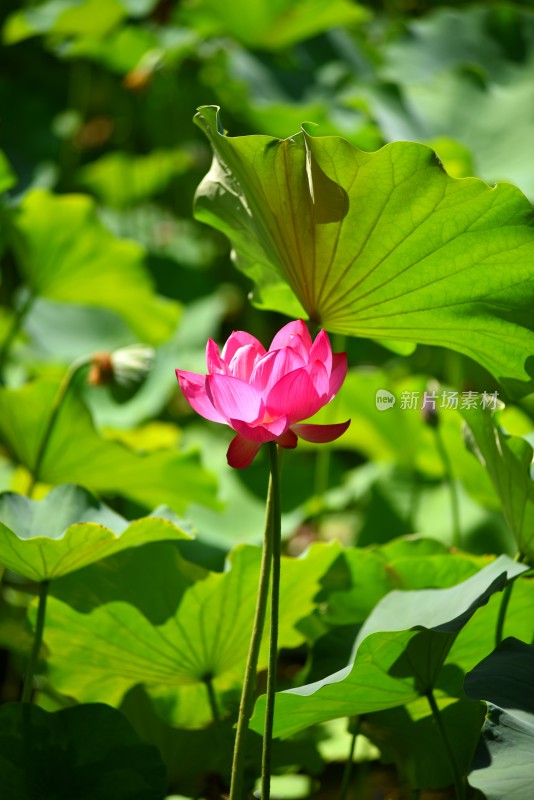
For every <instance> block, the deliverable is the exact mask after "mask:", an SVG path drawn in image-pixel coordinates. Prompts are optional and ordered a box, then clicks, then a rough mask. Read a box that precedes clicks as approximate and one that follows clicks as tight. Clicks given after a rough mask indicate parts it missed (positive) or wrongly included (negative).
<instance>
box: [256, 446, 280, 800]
mask: <svg viewBox="0 0 534 800" xmlns="http://www.w3.org/2000/svg"><path fill="white" fill-rule="evenodd" d="M278 456H279V454H278V446H277V445H276V443H275V442H269V457H270V464H271V483H272V490H273V508H272V517H271V526H270V530H271V552H272V586H271V614H270V634H269V665H268V669H267V697H266V703H265V727H264V731H263V752H262V767H261V798H262V800H269V797H270V794H271V752H272V741H273V725H274V703H275V697H276V670H277V656H278V616H279V604H280V551H281V539H282V520H281V506H280V470H279V462H278Z"/></svg>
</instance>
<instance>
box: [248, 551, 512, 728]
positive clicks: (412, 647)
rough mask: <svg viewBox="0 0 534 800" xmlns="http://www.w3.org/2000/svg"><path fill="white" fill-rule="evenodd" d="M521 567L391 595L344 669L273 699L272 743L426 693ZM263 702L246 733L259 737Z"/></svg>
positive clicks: (497, 566) (502, 565) (504, 563)
mask: <svg viewBox="0 0 534 800" xmlns="http://www.w3.org/2000/svg"><path fill="white" fill-rule="evenodd" d="M524 571H525V567H524V566H522V565H520V564H517V563H516V562H514V561H512V559H510V558H507V557H506V556H500V558H498V559H496V560H495V561H494V562H493V563H492V564H490V565H489V566H487V567H485V568H484V569H482V570H480V572H478V573H477V574H475V575H473V576H472V577H471V578H468V580H466V581H464V582H463V583H460V584H458V585H456V586H453V587H450V588H447V589H424V590H418V591H406V592H400V591H394V592H390V593H389V594H388V595H386V596H385V597H384V598H383V600H381V601H380V602H379V603H378V605H377V606H376V607H375V609H374V610H373V612H372V613H371V614H370V616H369V617H368V618H367V620H366V621H365V623H364V624H363V626H362V627H361V629H360V631H359V634H358V636H357V638H356V641H355V643H354V650H353V657H352V659H351V662H350V663H349V664H348V666H346V667H344V668H343V669H341V670H339V671H337V672H335V673H333V674H332V675H328V676H326V677H324V678H323V679H321V680H318V681H315V682H313V683H310V684H306V685H304V686H300V687H298V688H296V689H289V690H287V691H284V692H279V693H278V694H277V696H276V715H275V721H274V735H275V736H289V735H290V734H292V733H295V732H297V731H299V730H302V729H303V728H306V727H308V726H309V725H313V724H315V723H318V722H324V721H325V720H328V719H334V718H336V717H341V716H353V715H359V714H368V713H370V712H373V711H381V710H384V709H387V708H395V707H396V706H402V705H404V704H406V703H408V702H410V701H412V700H416V699H417V698H418V697H419V696H420V695H422V694H425V693H426V692H428V691H429V690H431V689H433V687H434V685H435V681H436V679H437V677H438V675H439V673H440V670H441V667H442V666H443V663H444V661H445V659H446V657H447V654H448V652H449V651H450V648H451V646H452V644H453V643H454V640H455V638H456V636H457V634H458V632H459V631H460V630H461V629H462V628H463V626H464V625H466V624H467V623H468V622H469V620H470V619H471V617H472V616H473V614H474V613H475V611H477V610H478V609H479V608H481V607H482V606H484V605H485V603H487V602H488V600H489V598H490V597H491V595H492V594H493V593H495V592H497V591H500V590H501V589H502V588H503V587H504V586H505V584H506V583H507V581H508V580H511V579H513V578H515V577H517V576H518V575H520V574H521V573H522V572H524ZM264 714H265V696H262V697H260V698H259V699H258V701H257V703H256V708H255V711H254V716H253V718H252V722H251V725H252V728H253V729H254V730H256V731H261V730H262V728H263V718H264Z"/></svg>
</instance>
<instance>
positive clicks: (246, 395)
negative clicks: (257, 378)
mask: <svg viewBox="0 0 534 800" xmlns="http://www.w3.org/2000/svg"><path fill="white" fill-rule="evenodd" d="M206 392H207V395H208V397H209V399H210V400H211V402H212V403H213V405H214V406H215V408H216V410H217V411H218V412H219V413H220V414H222V415H223V417H224V418H225V419H226V420H229V419H240V420H243V421H244V422H255V421H256V420H257V419H258V418H259V416H260V412H261V413H262V416H263V402H262V398H261V394H260V392H258V390H257V389H254V387H253V386H250V384H248V383H245V382H244V381H240V380H239V378H234V377H232V376H231V375H221V374H220V373H217V374H215V375H208V378H207V380H206Z"/></svg>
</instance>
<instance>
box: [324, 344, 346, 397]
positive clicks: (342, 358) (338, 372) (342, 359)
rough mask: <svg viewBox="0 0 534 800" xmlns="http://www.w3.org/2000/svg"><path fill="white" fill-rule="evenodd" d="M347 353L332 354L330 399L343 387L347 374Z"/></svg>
mask: <svg viewBox="0 0 534 800" xmlns="http://www.w3.org/2000/svg"><path fill="white" fill-rule="evenodd" d="M347 368H348V364H347V354H346V353H334V355H333V356H332V372H331V373H330V385H329V387H328V399H329V400H331V399H332V398H333V397H335V396H336V394H337V393H338V391H339V390H340V389H341V385H342V383H343V381H344V380H345V378H346V376H347Z"/></svg>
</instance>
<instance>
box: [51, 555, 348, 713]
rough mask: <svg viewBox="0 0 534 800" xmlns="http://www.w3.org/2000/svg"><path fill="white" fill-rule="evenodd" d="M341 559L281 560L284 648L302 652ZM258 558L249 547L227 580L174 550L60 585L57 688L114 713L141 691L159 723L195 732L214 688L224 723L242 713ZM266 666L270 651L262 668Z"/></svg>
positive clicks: (97, 568)
mask: <svg viewBox="0 0 534 800" xmlns="http://www.w3.org/2000/svg"><path fill="white" fill-rule="evenodd" d="M338 554H339V546H338V545H335V544H334V545H315V546H314V547H312V548H311V549H310V551H309V552H308V553H307V555H305V556H304V557H302V558H299V559H287V558H284V559H283V563H282V585H281V595H280V647H294V646H297V645H299V644H301V643H302V641H303V639H304V636H303V634H302V633H300V632H299V631H298V630H297V629H296V627H295V626H296V623H297V622H298V621H299V620H301V619H302V618H304V617H306V616H307V615H308V614H310V612H311V611H312V609H313V607H314V603H313V598H314V596H315V595H316V593H317V591H318V589H319V583H318V582H319V580H320V578H321V577H322V576H323V574H324V573H325V572H326V571H327V569H328V568H329V566H330V564H331V563H332V561H333V560H334V558H336V557H337V555H338ZM260 557H261V550H260V548H256V547H250V546H242V547H239V548H237V549H236V550H235V551H234V552H233V554H232V556H231V561H230V568H229V569H228V570H227V571H226V572H224V573H208V572H207V571H205V570H201V569H200V568H198V567H195V568H192V566H191V565H190V564H188V563H187V562H184V561H183V559H181V558H180V557H179V556H178V554H177V552H176V550H175V549H173V548H172V546H171V545H169V544H166V545H164V544H160V545H158V544H154V545H150V546H148V547H145V548H135V549H133V550H128V551H124V552H123V553H121V554H120V555H118V556H116V557H114V558H110V559H106V561H105V562H99V564H96V565H93V566H92V567H88V568H87V569H86V570H84V571H82V572H78V573H77V574H76V576H72V580H71V579H70V578H69V577H65V578H62V579H59V580H58V581H56V582H54V584H53V586H52V589H51V591H52V593H53V594H54V595H55V596H54V597H51V598H50V601H49V606H48V611H47V625H46V631H45V642H46V645H47V647H48V648H49V650H50V653H51V655H50V662H49V672H50V677H51V680H52V683H53V685H54V686H56V688H58V689H59V690H60V691H62V692H64V693H66V694H70V695H73V696H74V697H76V698H77V699H79V700H83V701H92V700H95V699H98V700H104V701H106V702H109V703H112V704H113V703H118V702H120V700H121V698H122V697H123V695H124V694H125V692H126V691H127V690H128V689H129V688H131V687H133V686H135V685H136V684H139V683H143V684H145V685H146V686H147V688H148V691H149V693H150V694H151V695H152V696H153V698H154V699H155V701H156V703H157V707H158V709H159V712H160V713H161V715H162V716H164V717H165V718H167V719H169V720H170V721H171V722H173V724H178V725H182V726H185V727H192V728H197V727H202V726H203V725H205V724H206V723H207V722H209V720H210V719H211V718H212V714H211V711H210V706H209V703H208V695H207V691H206V686H205V681H206V680H207V679H208V678H209V679H211V680H212V682H213V687H214V690H215V692H216V695H217V700H218V703H219V705H220V710H221V713H223V712H226V711H227V710H228V709H227V706H228V705H230V706H231V707H232V708H233V707H235V703H236V702H237V701H238V695H239V687H240V684H241V681H242V679H243V670H244V666H245V662H246V657H247V652H248V643H249V639H250V632H251V629H252V620H253V616H254V609H255V604H256V592H257V586H258V578H259V563H260ZM74 578H76V579H75V580H74ZM56 598H60V599H56ZM266 664H267V642H266V641H265V642H264V645H263V647H262V650H261V653H260V661H259V667H260V668H265V666H266Z"/></svg>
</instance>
